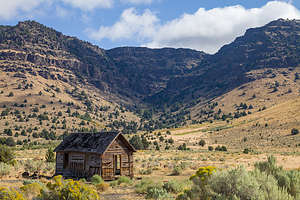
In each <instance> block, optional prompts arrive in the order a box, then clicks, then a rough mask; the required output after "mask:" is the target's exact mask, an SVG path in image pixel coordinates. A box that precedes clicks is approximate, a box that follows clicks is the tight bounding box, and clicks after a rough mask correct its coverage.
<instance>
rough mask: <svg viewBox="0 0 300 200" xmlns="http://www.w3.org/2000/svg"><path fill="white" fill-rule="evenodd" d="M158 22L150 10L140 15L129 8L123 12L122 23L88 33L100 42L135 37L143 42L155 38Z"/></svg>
mask: <svg viewBox="0 0 300 200" xmlns="http://www.w3.org/2000/svg"><path fill="white" fill-rule="evenodd" d="M157 22H158V19H157V17H156V16H155V15H154V14H153V13H152V12H151V11H150V10H148V9H147V10H145V11H144V13H143V14H141V15H139V14H138V13H137V11H136V10H135V9H134V8H129V9H126V10H125V11H123V13H122V15H121V18H120V21H118V22H116V23H115V24H114V25H113V26H111V27H106V26H101V27H100V28H99V29H98V30H87V32H88V34H89V36H90V37H91V38H93V39H96V40H99V41H100V40H102V39H104V38H109V39H111V40H113V41H114V40H120V39H130V38H133V37H134V38H135V39H137V40H143V39H145V38H151V37H152V36H153V34H154V33H155V32H156V30H155V24H156V23H157Z"/></svg>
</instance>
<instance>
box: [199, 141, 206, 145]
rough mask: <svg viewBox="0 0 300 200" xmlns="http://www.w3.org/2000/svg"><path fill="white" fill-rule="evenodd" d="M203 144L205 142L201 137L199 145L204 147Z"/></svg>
mask: <svg viewBox="0 0 300 200" xmlns="http://www.w3.org/2000/svg"><path fill="white" fill-rule="evenodd" d="M205 144H206V142H205V140H203V139H202V140H200V141H199V145H200V146H202V147H204V146H205Z"/></svg>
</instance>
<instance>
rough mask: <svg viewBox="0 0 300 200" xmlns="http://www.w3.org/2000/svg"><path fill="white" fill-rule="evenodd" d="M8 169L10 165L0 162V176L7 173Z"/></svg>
mask: <svg viewBox="0 0 300 200" xmlns="http://www.w3.org/2000/svg"><path fill="white" fill-rule="evenodd" d="M10 170H11V166H10V165H8V164H6V163H3V162H0V178H2V177H3V176H7V175H9V172H10Z"/></svg>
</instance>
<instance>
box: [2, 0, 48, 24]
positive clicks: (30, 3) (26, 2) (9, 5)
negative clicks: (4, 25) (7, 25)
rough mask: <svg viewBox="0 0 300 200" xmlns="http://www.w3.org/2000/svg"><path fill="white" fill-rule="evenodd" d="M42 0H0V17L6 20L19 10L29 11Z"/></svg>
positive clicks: (15, 14)
mask: <svg viewBox="0 0 300 200" xmlns="http://www.w3.org/2000/svg"><path fill="white" fill-rule="evenodd" d="M43 1H44V0H0V5H1V6H0V19H4V20H8V19H11V18H13V17H16V16H18V15H19V13H20V12H25V13H29V12H30V11H32V10H33V9H34V8H36V7H38V6H39V5H40V4H41V3H42V2H43Z"/></svg>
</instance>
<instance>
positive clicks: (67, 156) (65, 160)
mask: <svg viewBox="0 0 300 200" xmlns="http://www.w3.org/2000/svg"><path fill="white" fill-rule="evenodd" d="M68 167H69V154H68V153H64V169H67V168H68Z"/></svg>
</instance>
